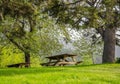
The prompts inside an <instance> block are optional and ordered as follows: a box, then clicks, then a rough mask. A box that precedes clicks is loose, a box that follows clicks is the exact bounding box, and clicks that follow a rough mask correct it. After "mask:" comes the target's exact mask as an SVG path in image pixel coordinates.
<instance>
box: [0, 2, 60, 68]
mask: <svg viewBox="0 0 120 84" xmlns="http://www.w3.org/2000/svg"><path fill="white" fill-rule="evenodd" d="M39 4H40V0H37V1H36V0H32V1H29V0H19V1H18V0H6V1H4V0H1V1H0V22H1V23H0V30H1V39H4V41H5V42H6V41H8V42H11V43H12V44H13V45H14V46H15V47H17V48H18V49H20V50H21V51H22V52H23V53H24V55H25V62H26V63H30V55H31V54H38V55H39V54H40V49H41V53H43V52H44V51H46V49H47V51H46V53H48V52H49V53H50V52H52V50H57V49H59V48H60V47H59V46H60V45H59V42H58V41H57V40H58V39H57V36H58V35H59V34H58V33H57V32H56V34H55V32H53V30H54V29H55V28H54V24H51V23H52V20H47V22H46V19H48V17H47V16H46V15H41V14H40V13H41V12H40V5H39ZM41 28H43V29H41ZM47 28H48V29H47ZM51 28H52V29H51ZM44 32H46V33H44ZM54 34H55V35H54ZM47 42H48V43H47ZM1 43H3V42H1ZM52 44H54V45H55V46H53V45H52ZM43 46H44V47H43ZM26 67H29V66H26Z"/></svg>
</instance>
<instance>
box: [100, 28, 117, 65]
mask: <svg viewBox="0 0 120 84" xmlns="http://www.w3.org/2000/svg"><path fill="white" fill-rule="evenodd" d="M103 40H104V50H103V57H102V62H103V63H114V62H115V43H116V42H115V28H106V29H105V31H104V38H103Z"/></svg>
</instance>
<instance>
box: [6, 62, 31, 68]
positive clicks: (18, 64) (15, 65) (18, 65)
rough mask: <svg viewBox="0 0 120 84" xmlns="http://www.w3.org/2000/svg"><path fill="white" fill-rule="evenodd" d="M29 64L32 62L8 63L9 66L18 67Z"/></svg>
mask: <svg viewBox="0 0 120 84" xmlns="http://www.w3.org/2000/svg"><path fill="white" fill-rule="evenodd" d="M27 65H30V63H17V64H10V65H7V67H16V68H22V67H23V66H24V67H25V66H27Z"/></svg>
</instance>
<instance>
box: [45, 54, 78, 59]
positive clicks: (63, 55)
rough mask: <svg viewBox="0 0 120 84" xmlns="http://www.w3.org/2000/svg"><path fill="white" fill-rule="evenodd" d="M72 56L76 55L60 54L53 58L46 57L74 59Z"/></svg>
mask: <svg viewBox="0 0 120 84" xmlns="http://www.w3.org/2000/svg"><path fill="white" fill-rule="evenodd" d="M74 56H77V55H73V54H60V55H55V56H49V57H46V58H48V59H63V58H64V57H74Z"/></svg>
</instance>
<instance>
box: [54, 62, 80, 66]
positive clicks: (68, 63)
mask: <svg viewBox="0 0 120 84" xmlns="http://www.w3.org/2000/svg"><path fill="white" fill-rule="evenodd" d="M81 62H82V61H79V62H58V63H57V64H56V65H59V66H61V65H63V66H64V65H77V64H79V63H81Z"/></svg>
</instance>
